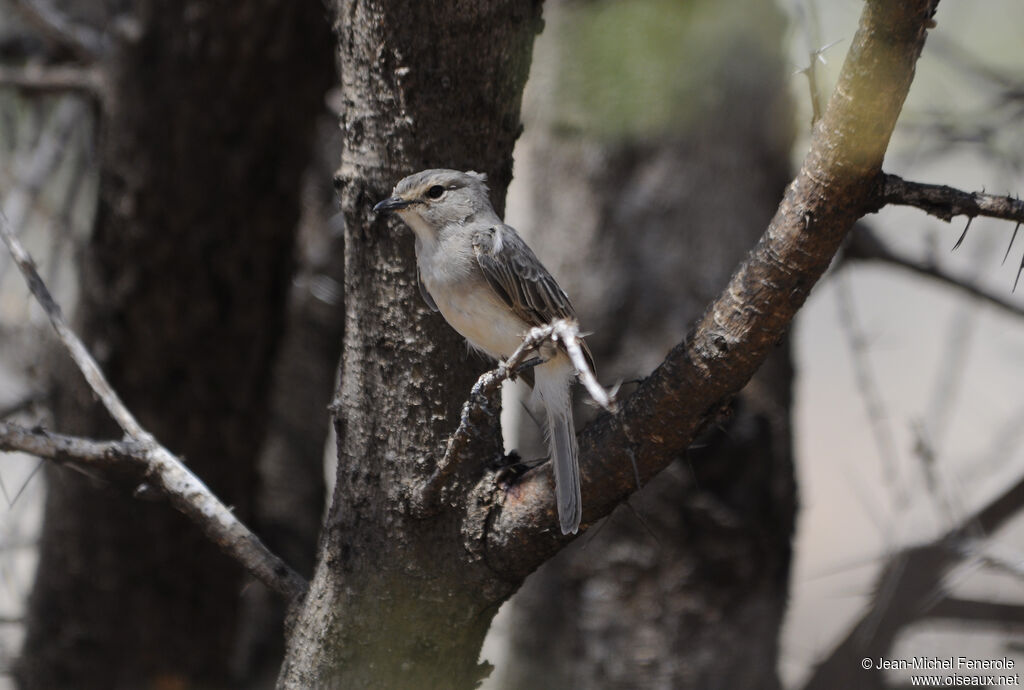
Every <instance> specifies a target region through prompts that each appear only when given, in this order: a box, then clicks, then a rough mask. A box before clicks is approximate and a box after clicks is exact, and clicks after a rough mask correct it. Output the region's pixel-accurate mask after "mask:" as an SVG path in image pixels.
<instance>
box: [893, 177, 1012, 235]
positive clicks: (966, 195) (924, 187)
mask: <svg viewBox="0 0 1024 690" xmlns="http://www.w3.org/2000/svg"><path fill="white" fill-rule="evenodd" d="M877 194H878V207H877V208H876V209H874V210H878V209H880V208H882V207H883V206H888V205H891V204H895V205H898V206H914V207H916V208H919V209H921V210H922V211H924V212H925V213H928V214H929V215H933V216H935V217H936V218H941V219H942V220H944V221H946V222H947V223H948V222H949V221H950V220H952V219H953V217H954V216H967V218H969V219H970V218H976V217H978V216H987V217H989V218H1001V219H1003V220H1010V221H1015V222H1017V223H1024V201H1021V200H1020V199H1019V198H1014V197H1012V196H996V195H994V194H985V193H984V192H964V191H961V190H959V189H955V188H953V187H947V186H946V185H941V184H925V183H923V182H910V181H908V180H904V179H903V178H902V177H900V176H898V175H887V174H886V175H882V176H881V178H880V179H879V189H878V192H877Z"/></svg>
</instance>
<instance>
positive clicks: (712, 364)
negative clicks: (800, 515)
mask: <svg viewBox="0 0 1024 690" xmlns="http://www.w3.org/2000/svg"><path fill="white" fill-rule="evenodd" d="M934 10H935V2H933V1H931V0H914V1H912V2H895V1H893V0H870V1H869V2H867V3H866V4H865V7H864V11H863V14H862V15H861V22H860V27H859V29H858V31H857V35H856V36H855V37H854V40H853V43H852V45H851V48H850V51H849V53H848V55H847V58H846V61H845V63H844V65H843V69H842V71H841V73H840V76H839V81H838V84H837V86H836V88H835V91H834V93H833V95H832V97H831V99H830V101H829V104H828V107H827V109H826V111H825V114H824V115H823V117H822V119H821V120H820V121H819V122H818V124H817V126H816V127H815V130H814V135H813V137H812V141H811V148H810V151H809V152H808V155H807V157H806V159H805V160H804V163H803V165H802V166H801V169H800V172H799V174H798V175H797V177H796V179H795V180H794V181H793V182H792V183H791V184H790V186H789V188H788V189H787V191H786V196H785V198H784V199H783V201H782V203H781V204H780V206H779V209H778V211H777V212H776V215H775V217H774V218H773V219H772V221H771V224H770V225H769V227H768V229H767V230H766V232H765V234H764V235H763V236H762V238H761V240H760V241H759V243H758V244H757V246H756V247H754V249H753V250H752V251H751V253H750V254H749V256H748V257H747V259H746V260H745V261H744V262H743V263H742V264H741V265H740V266H739V268H738V269H737V271H736V273H735V274H734V275H733V277H732V279H731V281H730V283H729V285H728V287H727V288H726V289H725V291H724V292H723V293H722V294H721V295H720V296H719V297H718V298H717V299H716V300H715V302H714V303H713V304H711V305H710V306H709V307H708V309H707V311H706V312H705V314H704V316H703V318H702V319H701V321H700V322H699V323H698V324H697V327H696V329H695V330H694V332H693V334H692V336H691V337H689V338H688V339H687V340H685V341H684V342H682V343H680V344H679V345H677V346H676V347H675V348H673V350H672V351H671V352H670V353H669V355H668V357H667V358H666V360H665V361H664V362H663V363H662V364H661V365H660V366H659V367H658V368H657V369H656V370H655V371H654V373H653V374H651V376H650V377H648V378H647V379H646V380H645V381H644V382H643V383H641V385H640V386H639V387H638V389H637V391H636V392H635V393H634V394H633V395H632V396H630V397H629V398H628V399H627V400H625V401H624V402H623V403H622V410H621V411H620V412H619V413H618V414H616V415H605V416H603V417H601V418H599V419H598V420H597V421H596V422H595V423H593V424H591V425H590V426H589V427H587V429H586V430H585V431H584V433H583V434H582V436H581V439H580V457H581V470H582V475H583V477H582V478H583V508H584V516H583V517H584V523H592V522H594V521H595V520H596V519H598V518H600V517H602V516H604V515H606V514H608V513H609V512H611V510H612V509H614V508H615V507H616V506H617V505H618V504H619V503H621V502H622V501H624V500H625V499H626V498H627V497H628V495H629V494H630V493H632V492H633V491H634V490H635V488H636V486H635V480H634V477H633V473H632V466H631V460H635V461H636V465H637V467H638V469H639V473H640V478H641V480H642V481H647V480H648V479H650V477H651V476H653V475H654V474H655V473H657V472H658V471H660V470H662V469H663V468H665V467H666V466H667V465H668V464H669V463H670V462H671V461H672V460H673V459H674V458H676V457H678V456H679V455H681V454H682V453H683V452H684V451H685V450H686V448H687V447H688V445H689V444H690V442H691V441H692V439H693V438H694V436H695V435H696V434H697V432H698V431H699V430H700V429H701V428H703V427H704V426H705V425H707V424H708V423H710V422H711V421H712V420H714V419H715V418H716V416H717V415H718V413H719V411H720V410H721V409H722V407H723V406H724V405H726V404H727V403H728V401H729V400H730V399H731V398H732V396H734V395H735V394H736V393H737V392H738V391H739V390H740V389H741V388H743V386H744V385H745V384H746V383H747V381H749V379H750V377H751V376H752V375H753V374H754V372H755V371H756V370H757V369H758V367H760V365H761V363H762V362H763V361H764V359H765V358H766V357H767V356H768V353H769V352H770V351H771V350H772V348H773V347H774V345H775V343H777V342H778V341H779V340H780V339H781V338H782V337H783V336H784V334H785V332H786V330H787V329H788V328H789V324H790V322H791V321H792V319H793V316H794V315H795V314H796V312H797V310H798V309H799V308H800V307H801V305H802V304H803V302H804V300H805V299H806V297H807V294H808V293H809V291H810V289H811V288H812V287H813V285H814V284H815V283H816V282H817V280H818V279H819V278H820V277H821V275H822V273H823V272H824V271H825V269H826V268H827V267H828V265H829V263H830V261H831V259H832V257H833V256H834V255H835V253H836V251H837V250H838V248H839V246H840V244H841V242H842V241H843V238H844V237H845V235H846V233H847V232H848V231H849V230H850V228H851V227H853V224H854V222H855V221H856V220H857V219H858V218H860V217H861V216H862V215H864V214H865V213H866V212H868V211H869V210H870V209H871V208H873V207H874V206H875V205H876V199H875V190H876V188H877V180H878V177H879V175H881V166H882V159H883V156H884V154H885V151H886V148H887V147H888V143H889V138H890V136H891V134H892V130H893V128H894V126H895V124H896V119H897V117H898V116H899V113H900V110H901V109H902V107H903V101H904V99H905V98H906V94H907V91H908V90H909V88H910V84H911V82H912V81H913V77H914V69H915V65H916V62H917V59H918V57H919V56H920V53H921V49H922V47H923V45H924V41H925V36H926V31H927V27H928V26H929V24H930V22H931V18H932V15H933V14H934ZM550 473H551V469H550V468H548V467H542V468H538V469H536V470H534V471H532V472H530V473H528V474H527V475H525V476H524V478H523V480H522V481H520V482H519V483H518V484H517V485H516V487H515V490H514V491H510V492H508V493H507V494H505V495H504V496H503V497H500V500H499V502H500V505H499V506H498V507H497V508H495V509H494V510H493V515H492V520H491V523H490V528H489V530H488V532H487V544H486V553H487V559H488V562H489V564H490V566H491V567H492V568H494V569H495V570H496V571H497V572H500V573H508V574H512V575H516V576H522V575H525V574H527V573H529V572H531V571H532V570H533V569H534V568H536V567H537V566H538V565H539V564H540V563H541V562H543V561H544V560H545V559H547V558H548V557H550V556H551V555H552V554H553V553H554V552H555V551H557V550H558V549H559V548H561V546H563V545H564V544H565V543H567V541H568V539H567V538H565V537H561V536H559V535H557V534H554V533H553V532H552V529H551V526H552V525H554V524H556V522H555V519H554V514H555V502H554V497H553V492H552V491H551V488H550V487H551V486H552V479H551V476H550ZM485 481H487V480H485ZM556 531H557V530H556Z"/></svg>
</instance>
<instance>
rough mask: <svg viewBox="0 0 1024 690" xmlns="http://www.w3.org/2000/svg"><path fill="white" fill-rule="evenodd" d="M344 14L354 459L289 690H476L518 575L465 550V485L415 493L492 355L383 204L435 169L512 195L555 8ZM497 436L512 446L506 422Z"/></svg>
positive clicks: (458, 5)
mask: <svg viewBox="0 0 1024 690" xmlns="http://www.w3.org/2000/svg"><path fill="white" fill-rule="evenodd" d="M334 10H335V16H336V29H337V32H338V38H339V42H338V43H339V55H338V61H339V66H340V73H341V81H342V93H343V98H344V103H343V108H342V117H341V128H342V133H343V147H342V157H341V167H340V169H339V170H338V173H337V176H336V181H337V184H338V188H339V190H340V194H341V204H342V210H343V212H344V215H345V224H346V227H345V261H346V270H345V301H346V311H347V320H346V327H345V345H344V353H343V359H342V365H341V386H340V390H339V394H338V398H337V400H336V403H335V404H336V410H337V413H336V414H337V417H336V422H335V428H336V430H337V432H338V458H339V461H338V472H337V484H336V488H335V493H334V497H333V502H332V508H331V510H330V513H329V516H328V519H327V522H326V525H325V531H324V534H323V537H322V541H321V545H322V546H321V548H322V553H321V558H320V561H319V564H318V567H317V570H316V573H315V575H314V579H313V581H312V583H311V587H310V593H309V596H308V597H307V600H306V605H305V607H304V609H303V610H302V611H301V613H300V614H299V615H298V617H297V620H296V622H295V624H294V626H293V627H292V631H293V632H292V635H291V638H290V640H289V644H288V653H287V658H286V661H285V665H284V667H283V669H282V673H281V676H280V679H279V686H280V687H286V688H308V687H344V688H362V687H418V688H463V687H466V688H468V687H473V685H474V684H475V683H476V682H477V680H478V679H479V678H480V676H481V674H482V673H483V672H484V670H485V669H483V668H482V667H481V666H480V665H479V664H478V663H477V656H478V654H479V649H480V644H481V642H482V640H483V637H484V634H485V633H486V631H487V628H488V625H489V623H490V620H491V617H492V615H493V613H494V602H495V601H498V600H500V599H501V598H503V597H504V596H507V595H508V593H509V592H510V591H511V588H512V587H514V585H513V584H511V583H506V582H503V581H502V580H501V578H499V577H496V576H495V574H494V573H493V572H491V571H490V570H489V569H488V568H487V567H486V565H485V564H484V563H483V561H482V559H481V557H480V555H479V554H478V553H473V552H471V551H469V550H468V549H467V546H466V544H467V543H479V534H480V532H481V530H483V528H484V526H483V525H482V524H478V523H476V522H474V521H473V520H463V519H462V517H461V516H462V515H463V513H464V510H463V509H464V508H465V506H466V503H467V502H471V501H472V500H473V499H472V498H468V497H467V496H466V495H465V494H466V493H468V492H453V496H454V498H453V502H454V504H455V505H452V506H447V505H446V506H443V507H442V509H441V510H440V512H438V513H437V514H436V515H433V516H414V515H413V513H412V511H411V510H410V504H411V503H412V498H411V496H412V492H414V491H416V489H417V485H418V484H419V483H420V482H422V480H423V479H424V478H425V477H426V476H427V474H429V472H430V470H431V469H432V468H433V465H434V463H435V462H436V460H437V459H438V458H440V457H441V456H442V455H443V452H444V440H445V439H446V438H447V436H448V435H449V434H450V433H451V432H452V430H453V429H454V427H455V422H456V420H457V418H458V417H457V415H458V410H459V407H460V405H461V403H462V401H463V400H464V399H465V397H466V395H467V394H468V391H469V390H470V388H471V386H472V384H473V381H474V380H475V378H476V376H477V375H478V374H479V372H480V371H481V370H482V369H483V367H484V366H485V364H484V362H483V360H481V359H479V358H477V357H469V356H467V354H466V347H465V345H464V343H463V342H461V338H459V336H458V335H457V334H456V333H455V332H454V331H453V330H452V329H451V328H449V327H448V325H447V324H445V323H444V321H443V320H442V319H441V317H440V316H439V315H437V314H432V313H430V312H429V311H428V310H427V308H426V306H425V305H424V304H423V301H422V299H421V297H420V296H419V294H418V291H417V288H416V285H415V273H414V269H413V241H412V237H411V233H408V232H407V231H406V230H405V229H403V228H401V227H400V224H399V223H397V221H394V220H391V221H388V220H382V219H380V218H375V217H374V216H373V215H372V213H371V211H370V209H371V208H372V206H373V204H374V203H375V202H376V201H379V200H380V199H382V198H384V197H385V196H386V195H387V194H388V192H389V191H390V189H391V187H392V186H393V185H394V183H395V182H397V181H398V180H399V179H400V178H401V177H403V176H405V175H407V174H409V173H411V172H414V171H416V170H419V169H423V168H427V167H451V168H460V169H475V170H478V171H481V172H486V173H488V175H489V176H490V180H491V183H492V187H493V196H494V200H495V201H496V202H498V207H499V208H501V207H502V206H503V200H504V190H505V187H506V186H507V184H508V181H509V179H510V178H511V171H512V159H511V154H512V146H513V143H514V142H515V140H516V137H517V136H518V134H519V131H520V124H519V106H520V96H521V91H522V87H523V83H524V82H525V80H526V75H527V71H528V68H529V64H530V52H531V47H532V45H533V38H534V35H535V34H536V33H537V32H538V31H539V29H540V3H539V2H536V1H533V0H498V1H495V2H488V3H465V2H459V1H457V0H446V1H445V2H435V3H422V2H415V1H412V0H404V1H399V0H388V1H384V2H381V1H372V0H337V2H335V3H334ZM489 446H490V448H491V452H492V453H493V455H495V456H497V455H498V454H500V452H501V442H500V434H499V433H498V432H497V430H495V433H494V434H493V435H492V436H491V437H490V438H489ZM480 462H481V463H484V462H486V456H481V458H480ZM465 471H467V472H473V471H475V474H476V475H477V476H478V475H479V472H480V467H479V466H477V467H474V468H465ZM466 482H468V479H467V480H465V481H464V486H470V487H471V486H472V483H471V482H468V483H466ZM473 537H476V539H473Z"/></svg>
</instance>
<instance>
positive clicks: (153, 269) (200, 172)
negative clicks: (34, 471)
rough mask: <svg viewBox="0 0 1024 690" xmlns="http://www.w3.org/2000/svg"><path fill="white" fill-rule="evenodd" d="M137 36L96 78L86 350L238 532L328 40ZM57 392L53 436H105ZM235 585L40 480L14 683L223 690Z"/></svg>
mask: <svg viewBox="0 0 1024 690" xmlns="http://www.w3.org/2000/svg"><path fill="white" fill-rule="evenodd" d="M137 19H138V21H139V28H140V33H139V35H138V37H137V40H133V41H130V42H127V41H125V42H121V43H118V44H117V45H116V46H115V47H114V49H113V52H112V53H111V54H110V55H109V57H108V58H107V60H106V62H105V63H104V64H103V67H104V68H105V69H106V70H107V73H108V77H109V81H108V84H109V87H110V94H109V95H110V99H109V100H108V101H107V102H105V107H106V110H105V112H104V113H103V116H104V127H103V145H102V156H101V167H102V182H101V192H100V194H101V199H100V204H99V212H98V218H97V221H96V225H95V229H94V232H93V234H92V237H91V238H90V240H89V243H88V245H87V246H86V247H85V248H84V249H85V251H84V253H83V256H82V265H81V270H82V273H81V281H80V287H81V302H80V307H79V311H78V321H79V324H80V325H79V332H80V333H82V335H83V336H84V339H85V340H86V342H87V344H88V345H89V347H90V349H91V350H92V351H93V352H94V353H96V354H97V355H98V356H99V359H100V361H101V363H102V364H103V366H104V368H105V370H106V371H107V373H108V375H109V378H110V380H111V382H112V383H113V385H114V387H115V388H116V389H117V390H118V391H119V392H120V393H121V394H122V397H123V398H124V400H125V401H126V403H127V404H128V406H129V407H130V408H131V409H132V410H133V411H134V412H135V413H136V416H137V417H138V418H139V420H140V421H141V422H142V423H143V424H144V425H145V426H146V427H147V428H148V429H150V430H151V431H152V432H153V433H154V434H155V435H156V436H157V437H158V438H160V439H161V440H162V441H163V442H164V443H166V444H167V446H169V447H170V448H171V449H172V450H173V451H175V452H177V453H180V454H182V455H184V456H185V457H186V458H187V459H188V460H189V461H190V466H191V467H192V469H193V470H195V471H196V472H197V473H198V474H199V475H200V476H201V477H202V478H203V479H204V480H205V481H206V482H207V483H208V484H209V485H210V487H211V488H212V489H213V490H214V491H215V492H216V493H217V494H218V495H219V496H220V497H222V498H223V499H224V500H225V501H226V502H228V503H229V504H232V505H234V506H235V508H236V510H237V511H238V512H239V513H240V514H242V515H245V514H247V513H248V511H249V510H250V505H251V502H252V496H253V490H254V486H255V456H256V452H257V449H258V447H259V444H260V441H261V439H262V434H261V429H262V428H263V420H264V419H265V417H266V407H267V395H266V394H267V389H268V379H269V375H268V371H269V369H270V365H271V361H272V357H273V354H274V351H275V347H276V345H277V341H278V338H279V334H280V329H281V324H282V315H283V306H284V295H285V291H286V287H287V282H288V277H289V271H290V260H289V257H290V252H291V245H292V241H293V232H294V226H295V222H296V220H297V217H298V180H299V178H300V175H301V172H302V169H303V167H304V164H305V161H306V159H307V151H308V146H309V143H310V135H311V133H312V127H313V124H314V121H315V115H316V113H317V112H318V110H319V109H320V108H321V104H322V100H321V99H322V94H323V92H324V90H325V87H326V86H327V85H328V83H329V78H330V61H329V32H328V30H327V26H326V22H325V21H324V17H323V10H322V8H321V7H320V6H319V4H318V3H316V2H302V3H292V2H269V1H268V2H260V3H245V4H242V5H230V4H229V5H220V4H216V3H192V4H191V5H190V6H189V8H188V10H187V11H184V10H183V9H182V8H180V7H178V6H175V5H165V4H162V3H140V7H139V8H138V15H137ZM55 387H56V388H57V391H56V392H57V396H56V399H57V402H56V408H57V409H56V424H57V426H58V428H60V429H61V430H63V431H68V432H72V433H77V434H82V435H86V436H103V435H106V434H109V433H111V431H112V426H111V424H110V422H109V420H108V419H106V418H105V417H104V415H103V414H102V413H101V412H99V411H98V408H97V406H96V405H94V404H93V403H92V402H91V400H90V399H89V395H88V393H87V392H86V389H85V387H84V386H83V385H80V384H79V379H78V377H77V375H76V374H74V373H72V372H69V371H68V370H67V369H66V368H65V370H64V371H63V372H61V374H58V376H57V378H56V379H55ZM242 585H243V578H242V573H241V570H240V569H239V568H238V567H237V566H236V565H235V564H233V563H231V562H229V561H228V560H227V559H226V558H225V557H224V556H222V555H221V554H220V553H219V552H218V551H217V549H216V548H215V547H214V546H213V545H212V544H210V543H208V542H207V541H206V539H205V538H204V537H203V536H202V534H201V533H200V532H199V531H198V530H197V529H196V528H195V527H193V526H192V525H190V524H188V523H187V522H186V521H185V520H184V518H183V517H182V516H180V515H178V514H177V513H176V512H175V511H174V510H172V509H171V508H170V507H168V506H167V505H162V504H152V503H145V502H140V501H139V500H137V499H134V498H132V497H131V496H129V495H125V493H124V491H123V487H115V486H111V485H108V484H103V483H99V482H95V481H92V480H89V479H86V478H82V477H81V476H78V475H76V474H72V473H68V472H65V471H61V470H55V471H50V472H49V490H48V497H47V507H46V515H45V519H44V527H43V535H42V541H41V547H40V564H39V571H38V575H37V580H36V585H35V589H34V591H33V593H32V596H31V600H30V608H29V613H28V621H27V628H28V629H27V638H26V643H25V649H24V652H23V656H22V658H21V660H20V662H19V665H18V675H19V679H20V680H21V682H22V683H23V685H24V686H26V687H41V688H42V687H46V688H50V687H83V688H84V687H105V688H109V687H133V688H134V687H152V686H157V685H161V684H162V685H167V684H174V685H178V684H200V685H201V684H206V685H223V684H225V683H226V682H227V680H228V670H227V667H228V660H229V658H230V651H231V649H232V646H233V643H234V638H235V635H236V633H237V630H236V626H237V620H236V613H237V608H238V601H239V599H238V593H239V590H240V589H241V587H242Z"/></svg>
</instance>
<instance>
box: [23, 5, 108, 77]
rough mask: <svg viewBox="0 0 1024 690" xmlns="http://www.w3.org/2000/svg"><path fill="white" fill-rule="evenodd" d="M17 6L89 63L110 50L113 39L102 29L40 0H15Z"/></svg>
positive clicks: (49, 35) (48, 35) (48, 36)
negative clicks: (75, 19)
mask: <svg viewBox="0 0 1024 690" xmlns="http://www.w3.org/2000/svg"><path fill="white" fill-rule="evenodd" d="M13 2H14V6H15V7H16V8H17V9H18V10H19V11H20V12H21V14H22V16H23V17H24V18H25V19H26V20H27V21H29V22H30V23H31V24H32V25H33V26H34V27H35V28H36V29H37V30H38V31H39V32H40V33H41V34H42V35H43V37H44V38H46V39H47V40H49V41H51V42H52V43H54V44H56V45H59V46H63V47H65V48H67V49H68V50H70V51H71V52H72V53H74V55H75V57H77V58H78V59H79V60H81V61H82V62H85V63H91V62H95V61H96V60H98V59H99V58H101V57H103V56H105V55H106V54H107V53H109V52H110V41H109V40H108V39H107V37H106V36H104V35H103V34H102V33H100V32H99V31H96V30H95V29H93V28H92V27H89V26H85V25H84V24H80V23H77V22H75V21H73V20H72V19H70V18H69V17H66V16H64V14H62V13H61V12H60V11H59V10H57V9H56V8H54V7H51V6H50V5H49V4H48V3H46V2H40V1H39V0H13Z"/></svg>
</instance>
